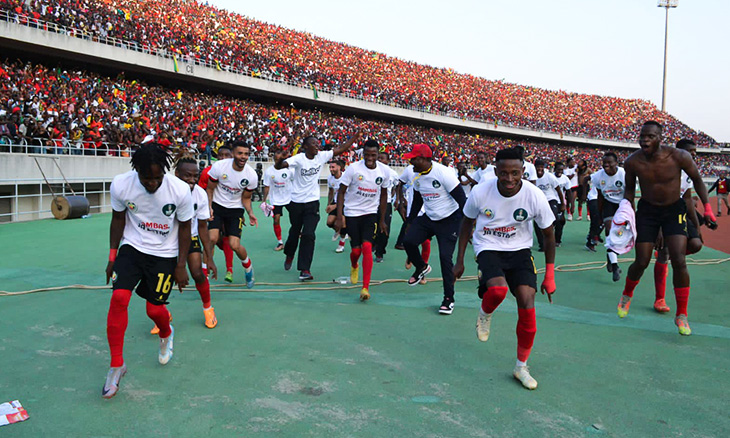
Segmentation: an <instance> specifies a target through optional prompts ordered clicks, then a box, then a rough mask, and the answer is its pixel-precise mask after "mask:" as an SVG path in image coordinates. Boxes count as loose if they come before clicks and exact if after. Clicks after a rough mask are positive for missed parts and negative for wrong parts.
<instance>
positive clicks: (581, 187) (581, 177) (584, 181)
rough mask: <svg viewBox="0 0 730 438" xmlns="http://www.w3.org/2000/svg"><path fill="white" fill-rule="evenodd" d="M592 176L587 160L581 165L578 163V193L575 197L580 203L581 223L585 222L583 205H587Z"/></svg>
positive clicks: (579, 218) (581, 162)
mask: <svg viewBox="0 0 730 438" xmlns="http://www.w3.org/2000/svg"><path fill="white" fill-rule="evenodd" d="M590 176H591V170H590V169H589V168H588V162H586V160H580V163H578V192H577V193H576V196H575V200H576V202H577V203H578V220H579V221H580V220H583V204H585V203H586V195H587V194H588V185H589V182H590V181H589V178H590ZM586 214H587V213H586Z"/></svg>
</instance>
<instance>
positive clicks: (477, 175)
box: [471, 164, 497, 184]
mask: <svg viewBox="0 0 730 438" xmlns="http://www.w3.org/2000/svg"><path fill="white" fill-rule="evenodd" d="M495 169H496V168H495V167H494V166H492V165H491V164H487V167H485V168H484V169H482V168H481V167H477V170H475V171H474V173H473V174H472V176H471V178H472V179H473V180H474V181H476V182H477V184H479V183H483V182H484V181H489V180H490V179H492V178H496V177H497V174H496V173H495Z"/></svg>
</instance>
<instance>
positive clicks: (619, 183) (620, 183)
mask: <svg viewBox="0 0 730 438" xmlns="http://www.w3.org/2000/svg"><path fill="white" fill-rule="evenodd" d="M623 186H624V183H622V182H621V181H616V187H618V188H621V187H623Z"/></svg>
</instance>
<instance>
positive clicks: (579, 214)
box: [578, 205, 583, 217]
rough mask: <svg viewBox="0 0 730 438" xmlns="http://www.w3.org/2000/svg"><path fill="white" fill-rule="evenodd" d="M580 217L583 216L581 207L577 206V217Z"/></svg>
mask: <svg viewBox="0 0 730 438" xmlns="http://www.w3.org/2000/svg"><path fill="white" fill-rule="evenodd" d="M581 216H583V206H582V205H579V206H578V217H581Z"/></svg>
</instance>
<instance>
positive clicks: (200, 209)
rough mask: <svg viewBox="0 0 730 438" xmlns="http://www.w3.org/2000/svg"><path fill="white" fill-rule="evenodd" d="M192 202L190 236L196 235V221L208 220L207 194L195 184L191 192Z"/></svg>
mask: <svg viewBox="0 0 730 438" xmlns="http://www.w3.org/2000/svg"><path fill="white" fill-rule="evenodd" d="M191 195H192V200H193V220H192V223H191V224H190V235H192V236H197V235H198V221H207V220H208V219H210V209H209V208H208V193H206V191H205V190H204V189H203V188H202V187H200V186H199V185H197V184H195V187H193V192H192V194H191Z"/></svg>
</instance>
